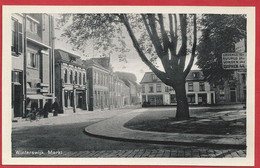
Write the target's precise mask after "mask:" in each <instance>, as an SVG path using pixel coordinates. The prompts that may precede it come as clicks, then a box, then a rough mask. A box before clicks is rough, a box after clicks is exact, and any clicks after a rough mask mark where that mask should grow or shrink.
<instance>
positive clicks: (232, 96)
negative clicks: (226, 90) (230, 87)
mask: <svg viewBox="0 0 260 168" xmlns="http://www.w3.org/2000/svg"><path fill="white" fill-rule="evenodd" d="M230 101H231V102H236V91H230Z"/></svg>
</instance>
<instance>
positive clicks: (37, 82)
mask: <svg viewBox="0 0 260 168" xmlns="http://www.w3.org/2000/svg"><path fill="white" fill-rule="evenodd" d="M25 25H26V26H25V27H26V30H25V34H26V36H25V38H26V39H25V50H26V59H24V61H25V64H24V65H25V73H26V80H25V81H26V95H27V100H26V107H27V110H30V109H31V106H32V104H34V105H35V106H36V105H37V107H38V108H43V107H44V105H45V103H46V102H49V103H53V102H54V101H55V93H54V90H55V88H54V85H55V81H54V75H55V74H54V56H53V52H54V50H53V49H54V41H53V40H54V34H53V32H54V24H53V17H52V16H51V15H48V14H26V15H25Z"/></svg>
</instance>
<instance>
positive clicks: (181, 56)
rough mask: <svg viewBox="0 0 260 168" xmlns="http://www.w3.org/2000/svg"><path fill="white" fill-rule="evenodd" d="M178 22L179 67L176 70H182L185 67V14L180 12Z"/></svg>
mask: <svg viewBox="0 0 260 168" xmlns="http://www.w3.org/2000/svg"><path fill="white" fill-rule="evenodd" d="M180 24H181V38H182V39H181V41H182V44H181V48H180V50H179V52H178V57H179V59H180V60H179V67H178V71H179V72H183V69H184V67H185V61H186V55H187V15H186V14H180Z"/></svg>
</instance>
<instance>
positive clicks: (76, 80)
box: [75, 72, 78, 84]
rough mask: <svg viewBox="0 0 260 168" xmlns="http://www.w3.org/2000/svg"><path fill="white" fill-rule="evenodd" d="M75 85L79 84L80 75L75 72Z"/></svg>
mask: <svg viewBox="0 0 260 168" xmlns="http://www.w3.org/2000/svg"><path fill="white" fill-rule="evenodd" d="M75 84H78V73H77V72H75Z"/></svg>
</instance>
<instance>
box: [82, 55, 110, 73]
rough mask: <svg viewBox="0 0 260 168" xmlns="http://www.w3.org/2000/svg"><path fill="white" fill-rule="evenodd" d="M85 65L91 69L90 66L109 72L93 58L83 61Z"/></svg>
mask: <svg viewBox="0 0 260 168" xmlns="http://www.w3.org/2000/svg"><path fill="white" fill-rule="evenodd" d="M83 64H84V65H85V66H86V67H87V68H88V67H90V66H95V67H98V68H100V69H103V70H106V71H109V69H108V68H105V67H104V66H102V65H100V64H99V63H98V62H97V61H96V59H93V58H91V59H88V60H84V61H83Z"/></svg>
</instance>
